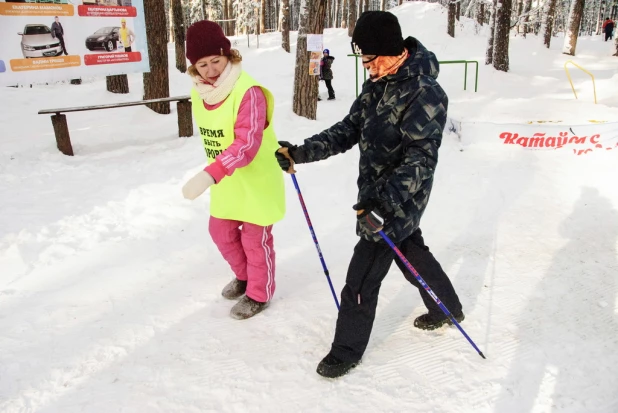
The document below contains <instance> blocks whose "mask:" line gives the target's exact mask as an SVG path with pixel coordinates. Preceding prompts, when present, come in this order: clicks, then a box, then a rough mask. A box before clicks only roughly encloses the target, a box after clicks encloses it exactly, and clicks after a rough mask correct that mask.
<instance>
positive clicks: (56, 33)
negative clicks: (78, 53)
mask: <svg viewBox="0 0 618 413" xmlns="http://www.w3.org/2000/svg"><path fill="white" fill-rule="evenodd" d="M51 32H52V37H55V38H56V39H58V40H59V41H60V46H62V51H63V52H64V54H65V56H68V54H69V53H68V52H67V48H66V46H65V45H64V28H63V27H62V23H60V19H59V18H58V16H56V17H54V22H53V23H52V25H51Z"/></svg>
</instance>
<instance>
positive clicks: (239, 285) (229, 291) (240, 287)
mask: <svg viewBox="0 0 618 413" xmlns="http://www.w3.org/2000/svg"><path fill="white" fill-rule="evenodd" d="M245 291H247V281H241V280H239V279H238V278H234V279H233V280H232V281H230V282H229V283H228V284H227V285H226V286H225V287H223V290H222V291H221V295H222V296H223V297H225V298H227V299H228V300H235V299H237V298H239V297H241V296H242V295H243V294H244V293H245Z"/></svg>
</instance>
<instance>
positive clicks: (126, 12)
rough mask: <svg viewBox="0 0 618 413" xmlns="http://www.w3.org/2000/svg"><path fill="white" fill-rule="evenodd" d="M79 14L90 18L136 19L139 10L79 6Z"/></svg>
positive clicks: (119, 7) (130, 7)
mask: <svg viewBox="0 0 618 413" xmlns="http://www.w3.org/2000/svg"><path fill="white" fill-rule="evenodd" d="M77 14H78V15H79V16H90V17H135V16H137V9H136V8H135V7H132V6H129V7H124V6H87V5H83V4H82V5H80V6H77Z"/></svg>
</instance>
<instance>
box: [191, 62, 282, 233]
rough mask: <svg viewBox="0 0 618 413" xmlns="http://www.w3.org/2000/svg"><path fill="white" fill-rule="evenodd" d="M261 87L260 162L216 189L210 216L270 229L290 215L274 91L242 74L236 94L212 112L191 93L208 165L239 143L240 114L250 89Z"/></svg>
mask: <svg viewBox="0 0 618 413" xmlns="http://www.w3.org/2000/svg"><path fill="white" fill-rule="evenodd" d="M253 86H259V87H260V88H261V89H262V91H263V92H264V96H265V97H266V102H267V110H266V119H267V121H268V127H267V128H266V129H265V130H264V135H263V137H262V144H261V145H260V149H259V150H258V153H257V155H256V156H255V158H254V159H253V160H252V161H251V162H250V163H249V164H248V165H246V166H244V167H242V168H238V169H236V170H235V171H234V173H233V174H232V175H231V176H226V177H225V178H224V179H222V180H221V181H220V182H219V183H217V184H216V185H213V186H211V187H210V214H211V215H212V216H213V217H215V218H221V219H229V220H235V221H242V222H249V223H251V224H256V225H261V226H268V225H272V224H274V223H275V222H277V221H280V220H281V219H282V218H283V216H284V215H285V192H284V185H283V171H281V168H280V167H279V164H278V163H277V160H276V158H275V155H274V154H275V151H276V150H277V149H278V148H279V144H278V143H277V138H276V137H275V132H274V129H273V124H272V116H273V110H274V99H273V95H272V94H271V93H270V91H269V90H268V89H266V88H264V87H263V86H261V85H260V84H259V83H258V82H257V81H256V80H254V79H253V78H252V77H251V76H249V75H248V74H247V73H246V72H244V71H243V72H242V73H241V75H240V77H239V78H238V80H237V81H236V84H235V85H234V89H233V90H232V93H230V95H229V96H228V97H227V98H226V99H225V101H224V102H223V104H222V105H221V106H219V107H218V108H217V109H215V110H206V108H205V107H204V102H203V101H202V98H201V97H200V96H199V93H198V92H197V90H195V89H193V90H192V91H191V103H192V108H193V117H194V119H195V122H196V123H197V126H198V128H199V132H200V136H201V138H202V141H203V143H204V149H205V151H206V157H207V158H208V163H209V164H210V163H212V162H214V160H215V157H216V156H217V155H219V154H221V153H222V152H223V151H224V150H225V149H226V148H227V147H228V146H230V145H231V144H232V142H234V125H235V124H236V118H237V116H238V109H239V108H240V103H241V101H242V98H243V97H244V96H245V93H246V92H247V90H249V88H251V87H253Z"/></svg>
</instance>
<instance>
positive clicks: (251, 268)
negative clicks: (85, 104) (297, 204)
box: [182, 20, 285, 319]
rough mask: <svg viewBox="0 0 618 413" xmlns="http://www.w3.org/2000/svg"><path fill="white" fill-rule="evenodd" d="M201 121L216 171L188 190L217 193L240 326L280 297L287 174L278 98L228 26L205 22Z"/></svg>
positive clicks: (226, 291) (192, 45) (198, 63)
mask: <svg viewBox="0 0 618 413" xmlns="http://www.w3.org/2000/svg"><path fill="white" fill-rule="evenodd" d="M186 55H187V58H188V59H189V61H190V62H191V66H190V67H189V69H188V72H189V74H190V75H191V77H192V79H193V85H194V87H193V89H192V90H191V101H192V106H193V116H194V118H195V121H196V123H197V125H198V128H199V133H200V136H201V138H202V142H203V145H204V149H205V151H206V157H207V159H208V166H206V168H204V170H202V171H200V172H198V173H197V175H195V176H194V177H193V178H191V179H190V180H189V181H187V183H186V184H185V185H184V187H183V188H182V192H183V195H184V197H185V198H187V199H191V200H193V199H195V198H197V197H198V196H199V195H201V194H202V193H203V192H204V191H205V190H206V189H207V188H209V187H211V186H212V187H211V188H210V222H209V232H210V235H211V237H212V239H213V241H214V243H215V244H216V245H217V247H218V249H219V251H220V252H221V255H223V258H224V259H225V260H226V261H227V262H228V263H229V265H230V267H231V268H232V271H233V272H234V275H235V278H234V279H233V280H232V281H231V282H230V283H229V284H227V285H226V286H225V287H224V288H223V291H222V295H223V297H225V298H228V299H230V300H235V299H238V298H240V300H239V301H238V302H237V303H236V304H235V305H234V306H233V307H232V309H231V312H230V314H231V316H232V317H234V318H236V319H246V318H249V317H252V316H254V315H256V314H257V313H259V312H260V311H262V310H263V309H265V308H266V307H267V306H268V304H269V302H270V300H271V299H272V296H273V293H274V292H275V250H274V248H273V236H272V233H271V230H272V225H273V224H274V223H275V222H277V221H279V220H281V219H282V218H283V216H284V214H285V194H284V185H283V173H282V171H281V169H280V168H279V166H278V164H277V161H276V160H275V159H274V158H273V156H272V153H273V152H274V151H275V150H276V149H277V148H279V145H278V143H277V139H276V137H275V132H274V130H273V126H272V116H273V108H274V100H273V96H272V94H271V93H270V92H269V91H268V90H267V89H266V88H264V87H263V86H261V85H260V84H259V83H258V82H257V81H256V80H255V79H253V78H252V77H251V76H249V75H248V74H247V73H246V72H245V71H243V70H242V66H241V60H242V57H241V56H240V53H239V52H238V50H235V49H232V48H231V43H230V41H229V40H228V39H227V38H226V37H225V35H224V33H223V30H221V27H220V26H219V25H218V24H217V23H214V22H212V21H207V20H202V21H199V22H197V23H195V24H193V25H192V26H191V27H189V29H188V30H187V43H186Z"/></svg>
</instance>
